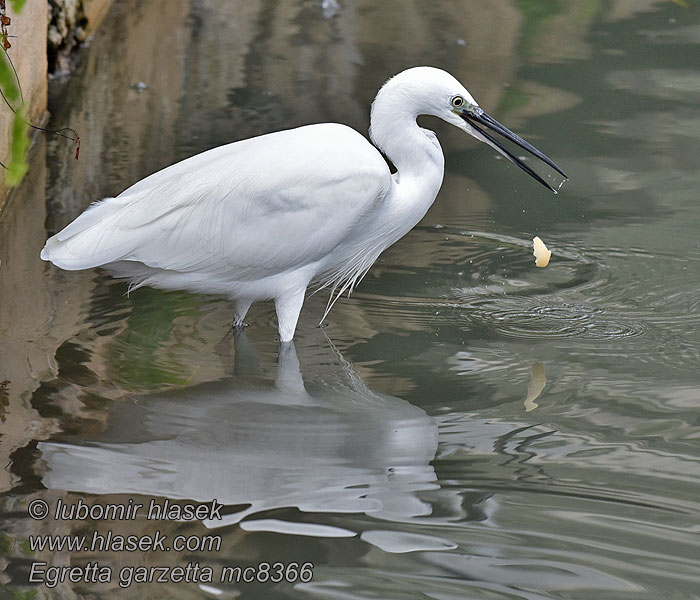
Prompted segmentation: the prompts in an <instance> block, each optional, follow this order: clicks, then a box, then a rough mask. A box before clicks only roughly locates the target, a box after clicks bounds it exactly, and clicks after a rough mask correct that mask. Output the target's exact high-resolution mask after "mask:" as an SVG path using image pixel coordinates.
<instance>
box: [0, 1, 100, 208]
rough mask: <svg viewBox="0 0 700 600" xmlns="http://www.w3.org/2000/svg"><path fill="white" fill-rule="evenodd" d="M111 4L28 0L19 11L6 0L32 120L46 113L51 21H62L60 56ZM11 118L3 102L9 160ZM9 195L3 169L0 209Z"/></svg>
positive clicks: (2, 154)
mask: <svg viewBox="0 0 700 600" xmlns="http://www.w3.org/2000/svg"><path fill="white" fill-rule="evenodd" d="M110 4H111V0H29V1H28V2H26V3H25V4H24V8H23V9H22V11H21V12H20V13H19V14H17V13H14V12H13V11H12V7H11V5H10V3H9V2H8V3H7V16H9V17H10V18H11V19H12V23H11V24H10V26H9V27H8V33H9V34H10V35H12V36H15V37H12V38H10V41H11V43H12V47H11V48H10V49H9V50H8V54H9V55H10V58H11V59H12V62H13V64H14V66H15V69H16V70H17V75H18V77H19V80H20V83H21V86H22V93H23V95H24V99H25V102H27V104H28V108H29V110H28V115H29V119H30V122H31V123H37V124H38V123H41V122H42V121H43V120H44V117H45V115H46V102H47V90H48V68H49V61H48V58H47V48H48V32H49V25H50V23H51V22H52V20H53V19H55V20H56V22H57V23H59V24H60V26H59V27H56V26H55V25H54V33H53V40H54V42H59V38H60V40H61V41H60V43H59V45H58V46H57V47H56V50H55V56H58V55H59V54H60V53H61V52H64V53H65V52H70V51H71V50H72V49H73V48H74V47H75V45H76V43H77V42H80V41H84V40H85V39H86V38H87V36H88V35H89V34H90V32H92V31H93V30H94V29H95V28H96V27H97V26H98V25H99V23H100V21H101V20H102V18H103V17H104V15H105V14H106V13H107V9H108V8H109V6H110ZM59 29H60V32H59ZM12 119H13V115H12V112H11V111H10V110H9V108H7V106H6V105H4V103H2V104H0V161H2V162H3V163H5V162H7V160H8V154H9V136H10V129H11V127H12ZM7 195H8V190H7V189H6V187H5V185H4V174H3V173H2V172H0V211H2V208H3V207H4V204H5V200H6V198H7Z"/></svg>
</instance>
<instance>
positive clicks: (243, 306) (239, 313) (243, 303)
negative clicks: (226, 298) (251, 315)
mask: <svg viewBox="0 0 700 600" xmlns="http://www.w3.org/2000/svg"><path fill="white" fill-rule="evenodd" d="M251 304H253V301H252V300H241V299H238V300H236V314H235V315H234V317H233V327H234V329H237V328H239V327H246V326H247V325H248V324H247V323H246V322H245V321H244V320H243V319H245V316H246V314H247V313H248V309H249V308H250V305H251Z"/></svg>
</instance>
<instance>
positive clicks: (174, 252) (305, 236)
mask: <svg viewBox="0 0 700 600" xmlns="http://www.w3.org/2000/svg"><path fill="white" fill-rule="evenodd" d="M390 180H391V176H390V173H389V170H388V167H387V165H386V163H385V162H384V160H383V159H382V158H381V156H380V155H379V153H378V152H377V150H376V149H375V148H374V147H373V146H371V145H370V144H369V142H367V140H366V139H365V138H364V137H362V136H361V135H360V134H358V133H357V132H355V131H354V130H352V129H350V128H348V127H345V126H342V125H333V124H324V125H315V126H308V127H301V128H298V129H294V130H288V131H282V132H278V133H274V134H268V135H265V136H260V137H257V138H252V139H249V140H244V141H242V142H237V143H234V144H229V145H228V146H222V147H220V148H216V149H213V150H210V151H208V152H204V153H202V154H199V155H197V156H194V157H192V158H190V159H187V160H185V161H182V162H180V163H177V164H176V165H173V166H171V167H168V168H167V169H164V170H163V171H160V172H158V173H155V174H154V175H152V176H150V177H147V178H146V179H144V180H142V181H140V182H138V183H136V184H135V185H133V186H132V187H130V188H128V189H127V190H125V191H124V192H123V193H122V194H120V195H119V196H118V197H116V198H108V199H106V200H103V201H102V202H99V203H97V204H95V205H93V206H92V207H91V208H90V209H88V210H87V211H86V212H85V213H83V214H82V215H81V216H80V217H78V218H77V219H76V220H75V221H74V222H73V223H71V224H70V225H68V227H66V228H65V229H64V230H63V231H61V232H59V233H58V234H57V235H56V236H54V237H53V238H51V239H50V240H49V241H48V242H47V245H46V248H45V249H44V252H42V257H44V258H47V259H49V260H51V261H52V262H54V263H55V264H57V265H58V266H60V267H62V268H66V269H83V268H88V267H93V266H100V265H105V264H109V263H112V262H117V261H136V262H140V263H143V264H144V265H147V266H148V267H151V268H156V269H163V270H168V271H175V272H181V273H182V272H191V273H194V272H197V273H206V274H207V275H208V276H214V277H222V278H225V279H231V280H236V281H249V280H255V279H260V278H263V277H266V276H270V275H275V274H278V273H282V272H285V271H287V270H290V269H294V268H297V267H300V266H303V265H305V264H311V263H314V262H316V261H319V260H321V259H322V258H323V257H324V256H326V255H327V254H328V253H329V252H331V251H332V250H333V248H334V247H336V246H337V245H338V243H340V242H341V241H342V240H343V239H344V238H345V236H347V235H349V233H350V232H351V230H352V228H353V226H354V225H355V224H356V223H357V222H358V220H359V219H360V218H361V217H362V216H363V215H365V214H366V213H367V212H368V211H371V210H372V208H373V207H374V206H376V205H377V204H378V203H379V202H380V201H381V199H382V198H383V197H384V195H385V194H386V193H387V191H388V189H389V186H390Z"/></svg>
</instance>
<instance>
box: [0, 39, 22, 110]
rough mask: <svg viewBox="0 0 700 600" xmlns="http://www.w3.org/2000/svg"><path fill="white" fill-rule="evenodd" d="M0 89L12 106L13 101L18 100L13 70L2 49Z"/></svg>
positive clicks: (0, 56)
mask: <svg viewBox="0 0 700 600" xmlns="http://www.w3.org/2000/svg"><path fill="white" fill-rule="evenodd" d="M0 89H2V93H3V94H5V98H7V101H8V102H9V103H10V104H12V105H13V106H14V103H15V102H17V101H19V99H20V94H19V88H18V87H17V79H16V78H15V72H14V71H13V70H12V67H11V66H10V63H9V61H8V59H7V54H6V53H5V51H4V50H2V51H0Z"/></svg>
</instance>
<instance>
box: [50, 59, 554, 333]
mask: <svg viewBox="0 0 700 600" xmlns="http://www.w3.org/2000/svg"><path fill="white" fill-rule="evenodd" d="M419 115H432V116H435V117H439V118H441V119H443V120H444V121H447V122H448V123H451V124H452V125H455V126H456V127H459V128H460V129H461V130H462V131H465V132H467V133H468V134H470V135H472V136H474V137H475V138H477V139H479V140H481V141H482V142H486V143H487V144H488V145H490V146H492V147H493V148H495V149H496V150H497V151H498V152H500V153H501V154H503V155H504V156H506V157H507V158H508V159H509V160H511V161H512V162H513V163H515V164H516V165H518V167H520V168H521V169H523V170H524V171H526V172H527V173H528V174H530V175H531V176H532V177H534V178H535V179H537V181H539V182H540V183H542V184H543V185H545V186H546V187H548V188H549V189H550V190H552V191H555V190H554V188H552V187H551V186H550V185H549V184H548V183H547V182H546V181H545V180H544V179H543V178H542V177H540V176H539V175H538V174H537V173H535V171H533V170H532V169H531V168H530V167H529V166H528V165H527V164H525V163H524V162H523V161H522V160H521V159H520V158H518V157H516V156H515V155H514V154H512V153H511V152H510V151H509V150H508V149H506V148H505V147H504V146H503V145H501V143H500V142H499V141H498V140H497V139H496V138H494V137H493V135H492V133H489V131H487V130H490V131H491V132H495V133H498V134H500V135H501V136H503V137H505V138H507V139H509V140H511V141H512V142H513V143H515V144H517V145H518V146H520V147H521V148H523V149H525V150H527V151H528V152H530V153H531V154H533V155H534V156H536V157H538V158H539V159H540V160H542V161H544V162H545V163H547V164H548V165H549V166H550V167H552V168H553V169H555V170H556V171H558V172H559V173H561V175H563V176H564V177H566V175H565V174H564V172H563V171H562V170H561V169H560V168H559V167H558V166H557V165H556V164H555V163H554V162H553V161H552V160H551V159H549V158H547V157H546V156H545V155H544V154H543V153H542V152H540V151H539V150H537V149H536V148H534V147H533V146H532V145H530V144H529V143H528V142H526V141H525V140H523V139H522V138H520V137H519V136H517V135H516V134H515V133H513V132H512V131H510V130H509V129H507V128H506V127H504V126H503V125H501V124H500V123H499V122H498V121H496V120H495V119H493V118H492V117H490V116H489V115H488V114H486V113H485V112H484V111H483V110H482V109H481V108H480V107H479V105H478V104H477V103H476V101H475V100H474V98H472V96H471V95H470V94H469V92H468V91H467V90H466V89H465V88H464V86H462V84H461V83H459V81H457V80H456V79H455V78H454V77H453V76H452V75H450V74H449V73H446V72H445V71H442V70H440V69H436V68H433V67H415V68H412V69H408V70H406V71H403V72H401V73H399V74H398V75H396V76H395V77H393V78H391V79H389V81H387V82H386V83H385V84H384V86H382V88H381V89H380V90H379V92H378V94H377V97H376V98H375V100H374V102H373V103H372V109H371V120H370V138H371V140H372V142H374V144H375V145H374V146H373V145H372V144H370V143H369V142H368V141H367V139H366V138H365V137H364V136H362V135H360V134H359V133H357V132H356V131H355V130H354V129H351V128H350V127H347V126H345V125H340V124H336V123H323V124H318V125H307V126H305V127H299V128H297V129H290V130H286V131H279V132H277V133H270V134H267V135H262V136H259V137H255V138H251V139H247V140H242V141H240V142H235V143H232V144H228V145H225V146H221V147H219V148H214V149H212V150H208V151H206V152H203V153H201V154H198V155H196V156H193V157H191V158H188V159H186V160H183V161H181V162H179V163H176V164H174V165H171V166H170V167H167V168H165V169H163V170H162V171H159V172H157V173H154V174H153V175H150V176H149V177H146V178H145V179H143V180H141V181H139V182H137V183H135V184H134V185H132V186H131V187H130V188H128V189H127V190H125V191H123V192H122V193H121V194H119V195H118V196H117V197H116V198H106V199H104V200H101V201H99V202H96V203H95V204H93V205H92V206H90V207H89V208H88V209H87V210H86V211H85V212H84V213H82V214H81V215H80V216H79V217H78V218H77V219H75V220H74V221H73V222H72V223H70V224H69V225H68V226H67V227H65V228H64V229H63V230H62V231H60V232H59V233H57V234H56V235H54V236H53V237H51V238H50V239H49V240H48V241H47V242H46V245H45V246H44V249H43V250H42V252H41V258H42V259H44V260H48V261H51V262H52V263H54V264H55V265H56V266H58V267H61V268H62V269H67V270H78V269H88V268H92V267H100V266H103V267H106V268H108V269H110V270H111V271H112V272H114V273H115V274H116V275H118V276H122V277H128V278H129V279H130V280H131V284H130V285H131V287H130V289H134V288H136V287H140V286H142V285H150V286H153V287H157V288H166V289H187V290H191V291H195V292H200V293H213V294H220V295H224V296H227V297H229V298H231V299H232V300H233V301H234V302H235V310H236V312H235V318H234V326H241V325H243V324H244V323H243V319H244V318H245V315H246V313H247V311H248V309H249V308H250V305H251V304H252V303H253V302H254V301H256V300H274V301H275V308H276V311H277V320H278V328H279V335H280V339H281V341H283V342H286V341H289V340H291V339H292V338H293V336H294V331H295V329H296V325H297V320H298V318H299V313H300V312H301V307H302V304H303V302H304V296H305V293H306V290H307V288H309V287H310V286H313V287H315V288H316V289H322V288H329V289H330V290H331V293H330V298H329V301H328V306H327V308H326V314H328V311H329V310H330V308H331V307H332V306H333V303H334V302H335V300H336V299H337V298H338V297H339V296H340V295H341V294H343V292H345V291H348V292H351V291H352V289H353V288H354V287H355V285H356V284H357V282H358V281H359V280H360V279H361V278H362V277H363V276H364V274H365V273H366V272H367V271H368V269H369V268H370V266H371V265H372V263H374V261H375V260H376V259H377V257H378V256H379V255H380V253H381V252H382V251H383V250H385V249H386V248H388V247H389V246H390V245H391V244H393V243H394V242H396V241H397V240H398V239H399V238H401V237H402V236H404V235H405V234H406V233H408V232H409V231H410V230H411V228H412V227H413V226H414V225H415V224H416V223H418V221H420V219H421V218H422V217H423V215H425V213H426V211H427V210H428V208H429V207H430V205H431V204H432V203H433V201H434V200H435V197H436V195H437V193H438V190H439V189H440V185H441V184H442V178H443V173H444V157H443V154H442V150H441V148H440V144H439V143H438V140H437V138H436V136H435V134H434V133H433V132H432V131H429V130H427V129H424V128H422V127H420V126H419V125H418V124H417V123H416V118H417V117H418V116H419ZM375 146H376V147H375ZM382 153H383V154H384V155H385V156H386V157H387V158H388V159H389V160H390V161H391V162H392V163H393V165H394V166H395V167H396V172H394V173H392V172H391V170H390V169H389V166H388V165H387V162H386V161H385V160H384V158H383V157H382ZM326 314H324V318H325V316H326Z"/></svg>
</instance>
